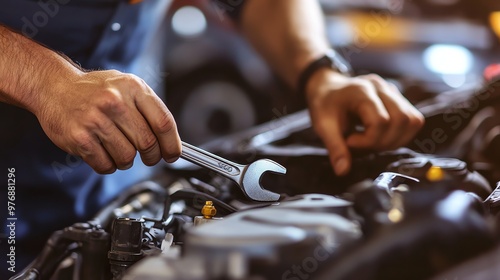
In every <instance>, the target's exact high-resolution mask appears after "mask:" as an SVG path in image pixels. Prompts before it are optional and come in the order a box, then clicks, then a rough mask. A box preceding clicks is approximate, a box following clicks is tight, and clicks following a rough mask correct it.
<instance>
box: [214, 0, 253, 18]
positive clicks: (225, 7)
mask: <svg viewBox="0 0 500 280" xmlns="http://www.w3.org/2000/svg"><path fill="white" fill-rule="evenodd" d="M212 2H213V3H214V5H215V7H216V9H217V13H218V14H219V15H222V14H223V15H226V16H229V17H230V18H231V19H233V20H235V21H237V22H238V21H239V20H240V18H241V13H242V11H243V7H244V6H245V3H246V2H247V1H246V0H212Z"/></svg>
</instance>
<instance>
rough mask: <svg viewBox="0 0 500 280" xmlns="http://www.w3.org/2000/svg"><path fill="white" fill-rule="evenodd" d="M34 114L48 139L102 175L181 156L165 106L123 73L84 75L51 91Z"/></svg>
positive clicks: (41, 99)
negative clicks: (135, 163)
mask: <svg viewBox="0 0 500 280" xmlns="http://www.w3.org/2000/svg"><path fill="white" fill-rule="evenodd" d="M39 98H40V102H39V105H38V107H37V109H36V110H35V112H33V113H35V115H36V116H37V117H38V120H39V121H40V124H41V125H42V128H43V130H44V131H45V133H46V134H47V136H48V137H49V138H50V139H51V140H52V141H53V142H54V143H55V144H56V145H57V146H58V147H60V148H61V149H63V150H64V151H66V152H68V153H70V154H73V155H76V156H80V157H82V158H83V160H84V161H85V162H87V163H88V164H89V165H90V166H91V167H92V168H93V169H94V170H95V171H96V172H98V173H112V172H114V171H116V169H128V168H130V167H131V166H132V164H133V160H134V158H135V156H136V153H137V151H139V153H140V155H141V159H142V161H143V162H144V163H145V164H146V165H150V166H151V165H154V164H156V163H158V162H159V161H160V159H161V158H163V159H165V160H166V161H168V162H172V161H175V160H176V159H177V158H178V157H179V155H180V153H181V142H180V138H179V135H178V133H177V127H176V124H175V121H174V118H173V117H172V115H171V113H170V112H169V111H168V109H167V107H166V106H165V104H164V103H163V102H162V101H161V100H160V98H159V97H158V96H157V95H156V94H155V93H154V92H153V90H152V89H151V88H150V87H149V86H148V85H146V83H145V82H144V81H143V80H141V79H140V78H138V77H136V76H134V75H131V74H124V73H121V72H119V71H114V70H111V71H95V72H88V73H81V74H80V75H79V76H78V77H77V78H75V80H68V81H66V82H65V83H64V84H58V85H49V86H48V87H47V92H44V93H43V94H40V97H39Z"/></svg>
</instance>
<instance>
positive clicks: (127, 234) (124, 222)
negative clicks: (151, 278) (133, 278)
mask: <svg viewBox="0 0 500 280" xmlns="http://www.w3.org/2000/svg"><path fill="white" fill-rule="evenodd" d="M142 234H143V223H142V221H140V220H137V219H128V218H118V219H115V221H114V222H113V234H112V237H111V250H110V251H109V253H108V259H109V263H110V265H111V273H112V274H113V279H119V277H120V275H121V274H122V273H123V271H125V270H126V269H127V268H129V267H130V266H131V265H133V264H134V263H136V262H137V261H138V260H140V259H141V258H142V257H143V256H144V253H143V252H142V250H141V247H142Z"/></svg>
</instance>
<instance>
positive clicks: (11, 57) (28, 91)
mask: <svg viewBox="0 0 500 280" xmlns="http://www.w3.org/2000/svg"><path fill="white" fill-rule="evenodd" d="M81 74H83V72H82V71H81V70H79V69H78V68H77V67H75V66H74V65H73V64H72V63H71V62H69V61H68V60H66V59H65V58H64V57H63V56H61V55H59V54H58V53H56V52H54V51H52V50H50V49H48V48H46V47H43V46H41V45H39V44H38V43H36V42H34V41H32V40H30V39H28V38H26V37H24V36H23V35H21V34H18V33H16V32H14V31H11V30H10V29H8V28H6V27H4V26H1V25H0V102H6V103H9V104H12V105H16V106H19V107H22V108H25V109H27V110H29V111H31V112H33V113H35V112H36V111H37V110H38V109H39V107H40V105H41V104H40V101H41V99H40V98H39V97H40V94H43V92H45V91H49V90H54V89H55V88H57V87H59V86H61V85H62V83H68V82H69V81H72V80H75V79H77V77H79V76H80V75H81Z"/></svg>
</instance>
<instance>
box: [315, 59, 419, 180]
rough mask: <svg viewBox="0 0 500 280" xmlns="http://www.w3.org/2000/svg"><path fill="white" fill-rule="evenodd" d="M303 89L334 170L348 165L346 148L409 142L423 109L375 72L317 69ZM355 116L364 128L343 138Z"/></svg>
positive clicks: (338, 171)
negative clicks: (350, 73)
mask: <svg viewBox="0 0 500 280" xmlns="http://www.w3.org/2000/svg"><path fill="white" fill-rule="evenodd" d="M306 91H307V100H308V103H309V108H310V114H311V118H312V123H313V126H314V128H315V130H316V132H317V133H318V135H319V136H320V137H321V138H322V140H323V142H324V143H325V146H326V148H327V149H328V152H329V154H330V161H331V163H332V166H333V168H334V170H335V173H336V174H337V175H345V174H346V173H347V172H349V170H350V168H351V156H350V153H349V149H348V148H354V149H363V150H375V151H377V150H378V151H380V150H389V149H395V148H398V147H400V146H402V145H404V144H406V143H407V142H409V141H410V140H411V139H412V138H413V137H414V136H415V134H416V133H417V132H418V130H419V129H420V128H421V127H422V126H423V124H424V118H423V116H422V114H421V113H420V112H419V111H417V109H415V108H414V107H413V106H412V105H411V104H410V102H408V100H406V99H405V98H404V97H403V96H402V95H401V93H400V92H399V90H398V89H397V88H396V87H395V86H394V85H393V84H390V83H387V82H386V81H385V80H383V79H382V78H381V77H379V76H377V75H373V74H372V75H367V76H359V77H355V78H351V77H346V76H343V75H341V74H339V73H336V72H334V71H332V70H330V69H322V70H320V71H318V72H317V73H315V74H314V75H313V76H312V78H311V80H310V81H309V83H308V85H307V89H306ZM356 118H357V119H359V120H360V121H361V123H362V124H363V126H364V128H365V130H364V132H362V133H359V132H358V133H353V134H351V135H348V136H347V138H346V139H345V138H344V134H345V133H346V132H347V131H348V129H349V128H352V127H353V126H354V125H355V123H354V120H355V119H356Z"/></svg>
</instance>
